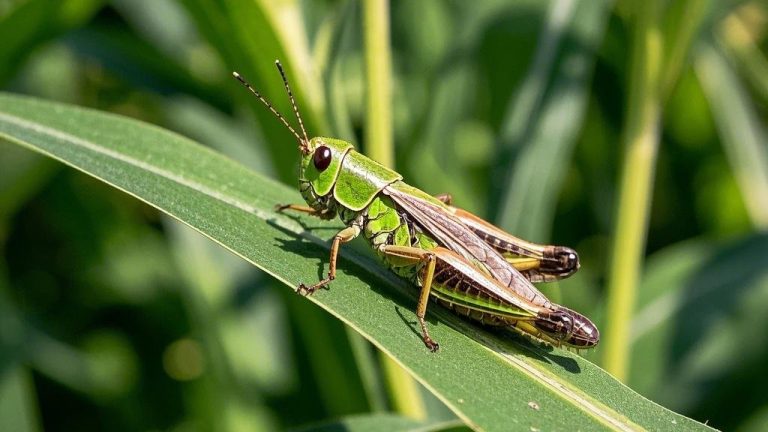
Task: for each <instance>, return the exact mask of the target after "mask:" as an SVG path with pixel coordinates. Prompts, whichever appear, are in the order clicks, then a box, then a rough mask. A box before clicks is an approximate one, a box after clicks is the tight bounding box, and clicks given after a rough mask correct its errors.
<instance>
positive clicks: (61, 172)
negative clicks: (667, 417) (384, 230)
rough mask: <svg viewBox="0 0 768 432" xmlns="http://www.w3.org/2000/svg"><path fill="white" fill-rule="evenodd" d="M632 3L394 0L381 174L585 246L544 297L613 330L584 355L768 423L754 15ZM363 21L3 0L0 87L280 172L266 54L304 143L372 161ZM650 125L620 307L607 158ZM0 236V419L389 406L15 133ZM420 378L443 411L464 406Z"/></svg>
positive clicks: (292, 308)
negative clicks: (392, 171) (287, 82)
mask: <svg viewBox="0 0 768 432" xmlns="http://www.w3.org/2000/svg"><path fill="white" fill-rule="evenodd" d="M642 3H643V5H642V6H641V7H638V6H639V5H640V2H634V1H623V2H621V1H620V2H611V1H591V0H583V1H577V0H574V1H572V0H553V1H535V0H527V1H482V2H464V1H458V0H455V1H436V0H430V1H426V0H423V1H415V2H411V1H393V2H391V4H390V5H389V12H390V19H391V26H390V32H391V50H392V84H393V90H392V93H393V98H392V102H393V107H392V110H393V119H392V120H393V129H392V130H393V138H394V142H395V166H396V168H397V170H398V171H400V172H401V173H402V174H403V175H404V177H405V178H406V179H407V181H408V182H409V183H411V184H414V185H416V186H419V187H421V188H422V189H424V190H426V191H428V192H431V193H444V192H450V193H452V195H453V196H454V200H455V201H454V202H455V203H456V204H457V205H459V206H461V207H465V208H467V209H469V210H471V211H474V212H476V213H478V214H480V215H482V216H483V217H485V218H487V219H489V220H492V221H494V222H495V223H497V224H499V225H500V226H503V227H505V228H507V229H509V230H510V231H511V232H512V233H514V234H515V235H518V236H520V237H524V238H527V239H530V240H533V241H538V242H550V243H557V244H563V245H568V246H571V247H574V248H575V249H576V250H577V251H578V252H579V254H580V257H581V260H582V268H581V271H580V272H579V273H578V274H577V275H576V276H574V277H573V278H571V279H569V280H568V281H565V282H563V283H561V284H560V287H559V288H558V287H546V292H547V293H548V294H550V295H552V296H553V297H554V298H555V299H557V301H558V302H562V303H564V304H566V305H569V307H572V308H574V309H576V310H579V311H581V312H583V313H584V314H585V315H587V316H589V317H591V318H593V320H594V321H595V322H596V324H597V325H598V327H600V328H601V331H602V334H603V338H604V339H603V340H604V342H603V344H602V345H601V346H600V347H598V349H596V350H594V351H592V352H589V353H585V354H584V355H585V357H587V358H588V359H589V360H591V361H593V362H595V363H597V364H598V365H603V366H606V365H607V367H608V370H609V371H611V372H615V373H616V374H617V375H619V377H620V378H624V381H625V382H627V384H628V385H629V386H631V387H632V388H634V389H636V390H637V391H639V392H640V393H642V394H643V395H645V396H647V397H649V398H650V399H652V400H654V401H657V402H659V403H661V404H663V405H664V406H666V407H669V408H670V409H673V410H675V411H678V412H681V413H683V414H685V415H687V416H690V417H693V418H695V419H697V420H700V421H702V422H703V421H708V424H709V425H711V426H714V427H717V428H721V429H724V430H743V431H753V430H754V431H759V430H766V429H768V392H766V391H765V388H767V387H768V374H767V373H766V371H765V367H766V365H768V337H766V334H765V330H766V329H768V314H766V311H768V234H766V228H767V227H768V147H767V146H768V140H766V124H767V122H766V108H767V104H768V59H767V58H766V48H767V47H768V38H767V37H766V30H768V24H767V22H768V5H767V4H766V3H765V2H762V1H711V2H708V1H703V0H702V1H695V0H692V1H685V0H683V1H664V0H653V1H648V2H642ZM362 9H363V8H362V7H361V4H359V3H357V2H354V1H331V0H327V1H303V2H297V1H291V0H280V1H268V0H231V1H225V0H220V1H206V0H178V1H173V0H158V1H153V0H0V89H2V90H3V91H9V92H15V93H24V94H29V95H34V96H37V97H41V98H46V99H51V100H57V101H63V102H68V103H72V104H77V105H81V106H86V107H92V108H96V109H99V110H104V111H110V112H115V113H119V114H122V115H127V116H130V117H134V118H139V119H142V120H145V121H147V122H150V123H153V124H157V125H159V126H161V127H164V128H167V129H171V130H175V131H177V132H179V133H181V134H183V135H186V136H189V137H191V138H193V139H195V140H197V141H199V142H201V143H203V144H206V145H209V146H211V147H213V148H215V149H216V150H218V151H220V152H223V153H225V154H227V155H229V156H230V157H232V158H234V159H237V160H238V161H240V162H242V163H243V164H246V165H248V166H249V167H251V168H253V169H254V170H257V171H260V172H263V173H266V174H268V175H270V176H273V177H276V178H279V179H281V180H282V181H284V182H286V183H288V184H294V183H295V181H296V179H295V177H296V173H297V161H298V157H297V154H296V151H295V143H294V141H293V140H292V138H291V137H290V135H288V134H287V133H286V132H285V131H284V129H283V128H282V126H281V125H280V124H279V123H278V122H277V121H276V120H275V119H274V118H273V117H271V116H270V114H269V113H268V112H267V111H266V110H264V109H263V107H261V106H259V104H258V102H257V101H256V100H255V99H253V98H252V97H251V96H250V95H249V94H248V93H247V92H245V91H244V90H243V89H242V87H240V86H238V84H237V83H236V82H234V80H232V78H231V76H230V74H231V71H232V70H238V71H240V72H241V73H242V74H243V75H244V76H245V77H247V78H248V79H249V80H250V81H251V82H252V83H253V84H254V85H255V86H256V87H257V88H258V89H260V90H261V91H262V92H263V93H264V94H265V96H266V97H268V98H269V99H270V100H272V101H273V102H274V103H275V105H276V106H277V108H278V109H279V110H281V111H282V112H284V113H289V109H290V108H289V106H288V104H287V100H286V97H285V95H284V91H283V89H282V83H281V81H280V78H279V75H278V74H277V72H276V71H275V69H274V65H273V62H274V59H275V58H280V59H281V60H283V64H284V65H285V67H286V69H287V71H288V73H289V77H290V78H291V80H292V82H293V84H294V87H295V90H296V93H297V97H298V102H299V106H300V109H301V111H302V113H303V115H304V116H305V121H306V122H307V128H308V131H309V133H310V135H328V136H336V137H339V138H343V139H347V140H350V141H352V142H355V143H356V144H357V145H358V146H359V148H361V149H362V150H363V151H370V150H371V149H370V148H368V147H367V146H366V142H365V141H366V140H365V137H366V94H367V93H368V90H367V89H366V79H365V70H366V68H365V64H366V63H365V51H366V49H369V47H368V48H367V47H366V43H365V41H364V37H363V35H364V33H365V26H364V25H363V10H362ZM643 9H648V10H650V11H648V10H645V11H640V10H643ZM655 32H656V33H655ZM638 41H641V42H643V41H645V42H647V43H649V44H650V45H648V46H650V47H651V49H650V50H649V51H648V52H649V53H651V55H650V56H648V55H646V56H643V55H640V54H638V46H641V47H642V46H644V45H643V44H642V43H639V42H638ZM654 54H658V56H659V57H654ZM649 71H650V72H649ZM643 80H646V81H648V82H651V85H650V87H651V88H653V89H655V90H648V88H646V87H643V86H642V85H639V84H638V83H642V82H643ZM644 104H650V105H644ZM643 106H651V107H653V108H654V109H655V110H656V111H654V112H655V116H651V121H649V122H645V123H643V121H642V118H643V116H642V115H635V114H636V113H638V112H639V113H643V112H644V111H643V108H642V107H643ZM638 107H641V108H638ZM633 113H635V114H633ZM368 114H370V112H369V113H368ZM638 118H640V119H641V120H640V122H639V124H640V126H637V122H638V120H637V119H638ZM648 125H650V126H651V127H650V130H651V131H652V133H651V134H650V142H651V143H655V144H656V145H658V154H657V157H651V158H650V159H651V161H650V168H649V169H645V171H642V173H643V174H644V175H646V176H648V178H649V179H653V183H652V189H651V190H650V191H649V193H648V194H647V196H646V197H645V198H647V202H648V204H649V212H650V213H649V219H648V224H647V243H646V244H645V247H644V248H643V245H642V242H640V244H639V248H638V249H637V250H638V251H639V252H641V253H642V256H643V257H644V258H643V260H642V261H638V262H637V263H636V264H637V266H639V269H640V275H639V285H638V287H637V294H636V301H631V300H630V303H629V305H630V309H629V311H630V313H627V314H623V315H621V317H620V319H618V320H617V319H615V318H613V321H612V319H611V318H608V317H609V316H610V314H611V312H610V311H611V310H619V309H613V307H612V306H611V302H610V301H608V298H609V297H610V296H609V294H608V292H609V290H610V288H609V286H614V285H617V286H618V285H620V284H619V283H617V282H615V279H616V276H615V275H614V276H611V270H610V269H611V268H613V269H614V270H613V272H617V270H616V269H617V268H619V269H620V267H616V264H615V262H617V260H618V258H616V257H622V256H627V255H625V254H624V252H623V251H622V248H623V247H624V245H625V243H627V244H630V245H631V244H632V241H631V240H629V239H626V236H625V235H624V234H617V232H622V233H625V232H624V231H622V230H621V228H620V227H617V208H618V207H620V206H621V205H623V204H621V203H622V202H623V201H624V200H628V201H630V202H631V201H632V200H633V199H639V200H640V203H641V204H642V203H643V199H644V197H643V196H642V194H640V196H635V195H633V192H632V191H633V190H635V189H632V188H631V187H629V188H627V189H622V187H621V186H620V184H621V173H622V166H623V165H624V164H628V165H629V166H637V165H633V164H634V162H632V161H633V160H632V159H631V157H630V156H627V155H628V154H630V153H631V152H630V151H628V149H631V148H632V144H633V140H632V137H633V136H635V135H634V134H633V132H636V131H637V130H644V129H643V127H647V126H648ZM633 128H639V129H633ZM654 128H655V129H654ZM641 148H642V147H641ZM628 157H629V159H627V158H628ZM627 161H629V162H627ZM632 180H633V179H632V178H630V181H629V184H631V183H632ZM640 213H642V207H641V211H640ZM643 230H644V228H643V227H642V226H640V227H639V229H636V230H635V233H639V234H640V238H642V235H643V232H644V231H643ZM357 246H358V247H360V246H363V245H357ZM0 247H1V248H2V255H1V259H0V325H1V327H0V355H1V356H2V357H0V358H1V359H2V360H1V361H0V374H1V375H0V430H40V429H44V430H97V429H109V430H174V431H197V430H275V429H286V428H297V427H301V426H303V425H307V424H313V423H319V422H324V421H329V420H332V419H337V418H341V417H344V416H349V415H353V414H364V413H369V412H383V411H387V410H390V409H392V407H393V404H392V401H391V396H392V395H391V394H390V395H387V394H371V392H368V391H366V382H368V380H370V379H373V380H382V379H385V378H384V377H385V376H388V375H387V374H386V373H385V372H384V371H383V370H382V368H384V369H386V367H388V366H387V365H386V362H385V361H384V360H383V359H382V358H380V357H374V362H373V363H372V364H373V365H374V366H375V367H374V368H373V370H370V369H369V368H368V366H370V364H371V363H365V365H361V364H360V363H359V362H358V359H360V358H361V355H362V356H365V355H369V356H370V355H374V353H373V350H372V347H371V346H369V345H368V344H367V343H365V342H363V341H361V340H360V339H358V338H357V337H356V336H355V335H352V334H351V333H350V332H348V331H347V329H345V328H344V326H343V325H342V324H340V323H339V322H338V321H336V320H335V319H333V318H331V317H330V316H329V315H327V314H325V313H323V312H322V311H320V310H319V309H318V308H316V307H315V306H313V305H311V304H310V303H309V302H307V301H305V300H303V299H301V298H300V297H298V296H296V295H294V294H293V293H291V292H290V291H289V290H287V289H285V287H284V286H277V285H276V284H275V283H273V282H272V281H271V280H270V278H268V277H266V276H264V275H262V274H260V273H259V272H258V271H256V270H255V269H254V268H252V267H251V266H250V265H248V264H247V263H245V262H243V261H241V260H239V259H238V258H236V257H234V256H232V255H230V254H229V253H227V252H225V251H223V250H222V249H220V248H219V247H217V246H215V245H214V244H213V243H212V242H209V241H207V240H205V239H203V238H202V237H201V236H199V235H197V234H196V233H194V232H192V231H191V230H190V229H188V228H186V227H185V226H182V225H181V224H179V223H177V222H175V221H173V220H171V219H169V218H167V217H165V216H163V215H162V214H159V213H158V212H157V211H155V210H153V209H151V208H149V207H148V206H146V205H144V204H142V203H140V202H138V201H137V200H135V199H132V198H131V197H129V196H127V195H125V194H123V193H120V192H118V191H116V190H114V189H111V188H110V187H108V186H106V185H104V184H101V183H99V182H98V181H96V180H93V179H91V178H89V177H87V176H85V175H83V174H80V173H78V172H75V171H74V170H71V169H68V168H65V167H64V166H63V165H61V164H58V163H55V162H53V161H51V160H48V159H45V158H43V157H41V156H38V155H35V154H32V153H31V152H28V151H26V150H23V149H21V148H17V147H14V146H11V145H9V144H6V143H0ZM630 247H631V246H630ZM626 253H627V254H630V255H631V253H632V252H631V251H628V252H626ZM612 262H613V263H614V266H613V267H611V263H612ZM560 288H561V289H560ZM614 295H615V294H614ZM622 320H623V321H624V324H625V328H626V329H628V334H627V336H626V337H622V338H620V339H621V341H623V342H622V343H625V345H626V346H625V351H626V352H628V358H627V359H626V360H624V361H619V366H616V365H615V363H614V364H612V363H611V360H608V359H607V358H606V357H608V356H609V354H608V352H609V351H610V350H611V349H612V347H615V346H618V345H619V344H614V341H613V340H611V332H612V330H613V329H614V328H615V327H614V326H616V325H618V326H620V325H621V324H617V323H616V321H622ZM403 331H408V330H407V329H405V328H404V330H403ZM613 334H617V333H613ZM619 351H621V349H620V348H619ZM361 353H362V354H361ZM382 363H383V364H382ZM622 365H623V366H622ZM622 367H623V368H624V370H623V371H622ZM420 393H421V395H422V397H423V398H424V404H425V406H426V413H427V415H428V416H429V418H430V419H431V420H450V419H452V418H453V415H452V414H451V413H450V411H448V409H447V408H445V407H444V406H443V405H442V404H441V403H440V402H439V401H438V400H437V399H435V398H434V397H432V396H430V395H429V394H428V392H427V391H426V390H424V389H422V390H420Z"/></svg>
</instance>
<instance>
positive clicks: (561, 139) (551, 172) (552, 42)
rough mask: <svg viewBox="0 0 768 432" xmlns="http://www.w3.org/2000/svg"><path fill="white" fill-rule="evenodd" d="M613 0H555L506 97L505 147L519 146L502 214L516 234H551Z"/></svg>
mask: <svg viewBox="0 0 768 432" xmlns="http://www.w3.org/2000/svg"><path fill="white" fill-rule="evenodd" d="M611 4H612V2H611V1H589V2H573V1H570V0H560V1H556V2H552V5H551V7H550V10H549V14H548V17H547V20H546V25H545V26H544V27H543V29H542V34H541V36H540V38H541V42H539V46H538V48H537V51H536V54H535V59H534V60H533V65H532V66H531V68H530V70H529V71H528V75H527V76H526V77H525V79H524V80H523V82H522V84H521V85H520V88H519V90H518V91H517V93H516V94H515V95H514V96H513V98H512V99H511V100H510V101H509V103H508V107H507V113H506V115H505V119H504V123H503V124H502V131H501V137H500V141H501V144H502V147H503V148H505V149H506V151H511V150H512V149H513V148H520V149H521V150H520V154H519V156H518V157H517V158H516V160H515V161H514V166H513V167H511V168H510V167H508V166H506V167H504V169H503V171H504V172H507V173H509V174H508V175H507V177H508V178H507V182H506V183H505V184H506V187H504V188H503V189H502V190H503V191H504V192H502V193H503V195H502V197H501V203H500V205H499V212H498V215H497V217H496V220H497V221H498V222H499V224H500V225H501V226H502V227H504V228H506V229H507V230H509V231H510V232H514V233H516V235H519V236H522V237H525V238H530V239H533V240H541V241H544V240H546V239H547V238H548V236H549V232H548V230H549V227H551V226H552V219H553V217H554V212H555V205H556V203H557V197H558V193H559V191H560V188H561V187H562V184H563V181H564V179H565V175H566V172H567V166H568V163H569V160H570V157H571V152H572V149H573V146H574V145H575V143H576V140H577V138H578V134H579V128H580V126H581V124H582V120H583V118H584V113H585V112H586V108H587V101H588V98H589V92H588V89H589V77H590V76H591V74H592V69H593V64H594V61H595V53H596V52H597V49H598V47H599V44H600V41H601V40H602V36H603V29H604V28H605V25H606V22H607V19H608V15H609V11H610V8H611ZM521 209H525V211H521Z"/></svg>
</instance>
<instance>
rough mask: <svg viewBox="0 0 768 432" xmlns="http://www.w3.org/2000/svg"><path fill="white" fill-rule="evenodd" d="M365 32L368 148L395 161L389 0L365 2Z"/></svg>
mask: <svg viewBox="0 0 768 432" xmlns="http://www.w3.org/2000/svg"><path fill="white" fill-rule="evenodd" d="M363 31H364V33H365V78H366V79H365V82H366V113H365V125H366V127H365V149H366V152H367V153H368V156H369V157H370V158H371V159H373V160H375V161H378V162H379V163H382V164H384V165H386V166H388V167H391V166H393V165H394V161H395V157H394V149H393V145H392V53H391V48H390V46H389V4H388V2H387V0H371V1H366V2H364V3H363Z"/></svg>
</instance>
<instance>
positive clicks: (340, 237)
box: [296, 225, 360, 295]
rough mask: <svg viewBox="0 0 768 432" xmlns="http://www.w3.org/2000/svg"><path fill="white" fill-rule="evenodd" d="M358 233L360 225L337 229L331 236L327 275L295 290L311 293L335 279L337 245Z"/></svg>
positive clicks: (300, 292)
mask: <svg viewBox="0 0 768 432" xmlns="http://www.w3.org/2000/svg"><path fill="white" fill-rule="evenodd" d="M358 235H360V227H358V226H357V225H352V226H349V227H346V228H344V229H343V230H341V231H339V232H338V233H337V234H336V235H335V236H334V237H333V243H331V258H330V264H329V266H328V277H326V278H325V279H323V280H321V281H320V282H318V283H316V284H314V285H310V286H306V285H304V284H303V283H302V284H299V287H298V288H296V292H297V293H299V294H304V295H312V293H314V292H315V291H317V290H318V289H320V288H323V287H325V286H326V285H328V284H329V283H330V282H331V281H332V280H334V279H336V258H337V257H338V256H339V247H341V244H342V243H347V242H348V241H350V240H352V239H354V238H355V237H357V236H358Z"/></svg>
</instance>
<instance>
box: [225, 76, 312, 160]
mask: <svg viewBox="0 0 768 432" xmlns="http://www.w3.org/2000/svg"><path fill="white" fill-rule="evenodd" d="M280 71H281V72H282V69H281V70H280ZM232 76H234V77H235V78H237V80H238V81H240V82H241V83H242V84H243V85H244V86H245V87H246V88H247V89H248V90H250V91H251V93H253V94H254V96H256V97H257V98H259V100H260V101H262V102H263V103H264V105H266V106H267V108H269V110H270V111H272V114H274V115H275V116H277V118H278V119H280V121H281V122H283V124H284V125H285V127H287V128H288V130H289V131H291V133H292V134H293V136H295V137H296V140H297V141H299V144H300V146H301V147H302V148H303V144H304V142H305V141H303V140H302V139H301V137H300V136H299V134H298V133H296V130H295V129H294V128H293V127H292V126H291V125H290V124H288V121H287V120H286V119H285V117H283V115H282V114H280V113H279V112H277V110H276V109H275V107H273V106H272V104H271V103H269V102H267V100H266V99H264V97H263V96H262V95H261V93H259V92H257V91H256V89H254V88H253V87H252V86H251V84H250V83H248V81H246V80H245V78H243V77H242V76H240V74H239V73H237V72H232ZM283 79H285V76H283ZM286 85H288V83H287V82H286ZM288 94H289V95H290V94H291V93H290V90H289V91H288ZM291 102H293V96H291ZM293 109H294V110H295V109H296V105H294V106H293ZM297 115H298V112H297ZM299 124H301V119H299ZM301 129H302V131H303V130H304V125H302V126H301ZM306 136H307V133H306V132H304V137H305V138H306Z"/></svg>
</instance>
